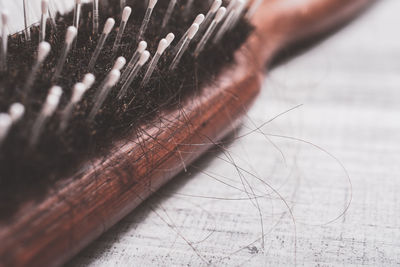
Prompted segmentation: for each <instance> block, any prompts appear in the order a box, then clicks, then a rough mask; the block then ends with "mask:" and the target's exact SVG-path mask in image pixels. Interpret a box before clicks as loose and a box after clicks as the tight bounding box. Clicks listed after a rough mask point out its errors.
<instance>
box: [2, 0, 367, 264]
mask: <svg viewBox="0 0 400 267" xmlns="http://www.w3.org/2000/svg"><path fill="white" fill-rule="evenodd" d="M21 2H22V3H23V5H22V7H23V9H24V13H25V14H27V12H26V11H27V10H29V5H28V1H21ZM372 2H373V1H372V0H352V1H345V0H304V1H294V0H264V1H262V0H254V1H246V0H231V1H221V0H213V1H208V0H201V1H200V0H196V1H194V0H186V1H185V0H183V1H177V0H165V1H162V0H159V1H156V0H148V1H133V0H131V1H129V0H128V1H117V0H108V1H98V0H94V1H93V2H91V3H88V4H83V3H82V2H81V1H80V0H76V1H75V2H74V3H75V5H74V7H73V10H72V12H69V13H66V14H64V15H58V16H56V15H55V14H54V12H53V10H51V9H49V2H48V1H47V0H43V1H41V8H40V10H41V16H40V22H39V24H35V25H33V26H31V25H28V22H27V19H26V15H25V16H24V18H25V20H24V27H23V30H22V32H19V33H16V34H13V35H11V36H8V23H10V19H9V16H10V14H7V13H6V12H4V11H3V13H2V25H1V36H2V45H1V51H0V52H1V53H0V59H1V61H0V63H1V64H0V68H1V71H0V112H1V114H0V185H1V190H0V194H1V204H0V218H1V220H0V240H1V242H0V265H1V266H3V265H4V266H23V265H30V266H43V265H46V266H47V265H50V266H53V265H60V264H62V263H64V262H65V261H66V260H68V259H69V258H70V257H72V256H73V255H75V254H76V253H77V252H79V251H80V250H81V249H82V248H83V247H85V246H86V245H87V244H88V243H89V242H91V241H92V240H94V239H95V238H97V237H98V236H99V235H100V234H101V233H103V232H104V231H105V230H107V229H108V228H110V227H111V226H112V225H113V224H115V223H116V222H118V221H119V220H120V219H121V218H123V217H124V216H125V215H126V214H128V213H129V212H130V211H132V210H133V209H134V208H135V207H136V206H137V205H139V204H140V203H141V202H142V201H143V200H144V199H145V198H147V197H148V196H149V195H151V194H152V193H154V192H156V191H157V189H159V188H160V187H161V186H162V185H164V184H165V183H166V182H167V181H169V180H170V179H171V178H172V177H174V176H175V175H176V174H177V173H179V172H181V171H182V170H185V168H186V166H187V165H188V164H190V163H191V162H193V161H194V160H195V159H196V158H198V157H199V156H200V155H201V154H202V153H204V152H205V151H206V150H207V149H209V148H211V147H212V146H215V145H218V142H219V141H220V140H221V139H222V138H223V137H224V136H226V135H227V134H229V133H230V132H231V131H232V130H233V129H234V128H235V127H237V126H238V125H239V124H240V118H241V116H242V115H243V114H245V113H246V110H247V109H248V107H249V106H250V105H251V103H252V102H253V100H254V99H255V97H256V96H257V94H258V92H259V90H260V84H261V80H262V77H263V73H264V69H265V67H267V66H269V64H270V63H271V62H272V61H273V60H274V59H275V58H276V57H278V56H279V55H281V53H282V51H285V49H288V48H290V47H292V46H293V45H295V44H298V43H299V42H303V41H307V40H310V39H313V38H315V37H318V36H321V35H323V34H327V33H329V32H331V31H333V30H335V29H336V28H337V27H339V26H342V25H343V24H344V23H346V22H347V21H349V20H350V19H351V18H353V17H354V16H355V15H356V14H358V13H359V12H361V11H362V10H363V9H364V8H366V7H367V6H368V4H370V3H372ZM54 3H55V2H52V4H54ZM28 13H29V12H28ZM21 19H22V18H21Z"/></svg>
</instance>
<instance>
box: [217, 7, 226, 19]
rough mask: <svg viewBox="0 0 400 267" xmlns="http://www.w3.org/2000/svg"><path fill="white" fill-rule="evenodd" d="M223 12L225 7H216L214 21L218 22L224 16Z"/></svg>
mask: <svg viewBox="0 0 400 267" xmlns="http://www.w3.org/2000/svg"><path fill="white" fill-rule="evenodd" d="M225 13H226V8H225V7H220V8H219V9H218V12H217V14H216V15H215V21H216V22H220V21H221V20H222V19H223V18H224V16H225Z"/></svg>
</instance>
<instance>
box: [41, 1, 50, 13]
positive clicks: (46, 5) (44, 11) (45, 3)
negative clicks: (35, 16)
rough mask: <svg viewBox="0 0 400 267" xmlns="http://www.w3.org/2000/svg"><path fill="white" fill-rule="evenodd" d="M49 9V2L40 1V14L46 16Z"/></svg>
mask: <svg viewBox="0 0 400 267" xmlns="http://www.w3.org/2000/svg"><path fill="white" fill-rule="evenodd" d="M48 8H49V0H42V14H43V15H47V10H48Z"/></svg>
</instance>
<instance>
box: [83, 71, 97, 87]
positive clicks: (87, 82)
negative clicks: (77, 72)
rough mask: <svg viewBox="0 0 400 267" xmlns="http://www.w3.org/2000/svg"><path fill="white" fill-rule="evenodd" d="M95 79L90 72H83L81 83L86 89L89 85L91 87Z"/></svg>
mask: <svg viewBox="0 0 400 267" xmlns="http://www.w3.org/2000/svg"><path fill="white" fill-rule="evenodd" d="M95 80H96V78H95V77H94V75H93V74H92V73H87V74H85V77H83V81H82V83H83V84H84V85H85V86H86V89H89V88H90V87H92V85H93V83H94V81H95Z"/></svg>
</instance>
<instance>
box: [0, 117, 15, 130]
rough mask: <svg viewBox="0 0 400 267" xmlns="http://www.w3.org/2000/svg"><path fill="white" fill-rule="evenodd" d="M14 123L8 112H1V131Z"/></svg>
mask: <svg viewBox="0 0 400 267" xmlns="http://www.w3.org/2000/svg"><path fill="white" fill-rule="evenodd" d="M11 124H12V119H11V116H10V115H9V114H7V113H0V132H1V130H4V129H7V128H8V127H10V126H11Z"/></svg>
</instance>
